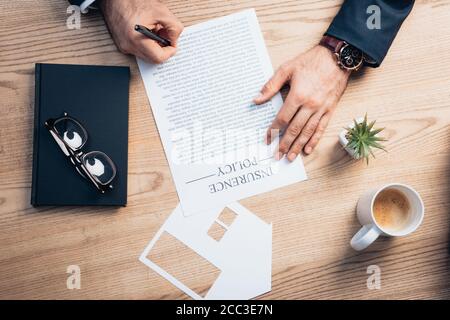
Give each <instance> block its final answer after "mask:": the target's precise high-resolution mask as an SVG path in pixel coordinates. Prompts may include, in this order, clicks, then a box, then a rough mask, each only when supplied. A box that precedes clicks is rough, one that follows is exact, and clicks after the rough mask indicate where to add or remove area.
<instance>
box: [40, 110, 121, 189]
mask: <svg viewBox="0 0 450 320" xmlns="http://www.w3.org/2000/svg"><path fill="white" fill-rule="evenodd" d="M45 127H46V128H47V129H48V131H49V132H50V134H51V135H52V137H53V138H54V139H55V141H56V143H57V144H58V146H59V147H60V149H61V150H62V152H64V154H65V155H66V156H67V157H68V158H69V159H70V161H71V162H72V164H73V165H74V166H75V169H76V170H77V171H78V173H79V174H80V175H81V176H83V177H84V178H86V179H87V180H89V181H90V182H91V183H92V184H93V185H94V186H95V187H96V188H97V190H98V191H100V192H101V193H105V191H106V190H108V189H112V188H113V185H112V184H111V182H112V181H113V180H114V178H115V177H116V172H117V170H116V166H115V164H114V162H113V161H112V160H111V159H110V158H109V157H108V156H107V155H106V154H104V153H103V152H100V151H91V152H88V153H83V151H82V150H81V148H83V146H84V145H85V143H86V141H87V139H88V134H87V131H86V129H85V128H84V127H83V126H82V125H81V123H80V122H79V121H77V120H75V119H74V118H72V117H69V116H68V114H67V113H66V112H65V113H64V116H62V117H61V118H58V119H48V120H47V121H45Z"/></svg>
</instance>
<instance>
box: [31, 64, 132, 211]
mask: <svg viewBox="0 0 450 320" xmlns="http://www.w3.org/2000/svg"><path fill="white" fill-rule="evenodd" d="M35 71H36V74H35V76H36V78H35V79H36V80H35V82H36V92H35V113H34V142H33V177H32V189H31V204H32V205H33V206H42V205H75V206H79V205H112V206H124V205H126V202H127V169H128V168H127V166H128V93H129V81H130V70H129V68H128V67H109V66H83V65H61V64H36V70H35ZM65 112H67V113H68V115H69V116H70V117H73V118H75V119H76V120H78V121H79V122H80V123H81V124H82V126H83V127H84V128H85V130H86V132H87V137H88V138H87V140H86V143H85V145H84V146H83V148H82V150H83V152H85V153H86V152H89V151H101V152H103V153H105V154H106V155H108V156H109V158H111V160H112V161H113V162H114V164H115V167H116V170H117V171H116V176H115V178H114V180H113V181H112V182H111V184H112V185H113V188H112V189H109V190H107V191H106V192H105V193H103V194H102V193H101V192H99V191H98V190H97V189H96V188H95V186H94V185H92V184H91V183H90V181H88V179H86V178H83V177H82V176H81V175H80V174H79V173H78V172H77V170H76V168H75V166H73V165H72V163H71V162H70V159H69V158H68V157H67V156H66V155H65V154H64V153H63V152H62V150H61V149H60V147H59V146H58V144H57V143H56V142H55V140H54V139H53V137H52V135H51V134H50V132H49V130H48V129H47V128H46V126H45V122H46V121H47V119H49V118H53V119H55V118H59V117H61V116H63V114H64V113H65Z"/></svg>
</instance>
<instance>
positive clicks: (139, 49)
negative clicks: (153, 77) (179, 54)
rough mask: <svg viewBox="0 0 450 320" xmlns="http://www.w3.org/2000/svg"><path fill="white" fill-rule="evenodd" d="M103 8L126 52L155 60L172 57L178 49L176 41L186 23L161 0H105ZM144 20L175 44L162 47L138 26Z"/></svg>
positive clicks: (112, 31)
mask: <svg viewBox="0 0 450 320" xmlns="http://www.w3.org/2000/svg"><path fill="white" fill-rule="evenodd" d="M100 8H101V10H102V12H103V15H104V17H105V20H106V23H107V25H108V28H109V31H110V32H111V35H112V37H113V39H114V42H115V43H116V45H117V47H118V48H119V49H120V51H122V52H123V53H126V54H133V55H135V56H137V57H139V58H142V59H144V60H147V61H152V62H154V63H161V62H164V61H166V60H167V59H169V58H170V57H171V56H173V55H174V54H175V52H176V44H177V40H178V37H179V36H180V33H181V31H183V25H182V24H181V22H180V21H179V20H178V19H177V18H176V17H175V16H174V15H173V14H172V13H171V12H170V10H169V9H168V8H167V7H166V6H165V5H164V4H163V3H161V2H159V1H157V0H126V1H125V0H101V1H100ZM136 24H141V25H144V26H146V27H147V28H149V29H152V30H154V31H156V32H157V33H158V34H159V35H160V36H162V37H164V38H166V39H168V40H170V42H171V46H168V47H161V46H160V45H159V44H158V43H157V42H156V41H153V40H151V39H149V38H147V37H145V36H144V35H143V34H140V33H138V32H136V31H135V30H134V26H135V25H136Z"/></svg>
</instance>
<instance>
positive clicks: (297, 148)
mask: <svg viewBox="0 0 450 320" xmlns="http://www.w3.org/2000/svg"><path fill="white" fill-rule="evenodd" d="M300 150H301V146H300V144H299V143H294V144H293V145H292V147H291V152H294V153H296V154H299V153H300Z"/></svg>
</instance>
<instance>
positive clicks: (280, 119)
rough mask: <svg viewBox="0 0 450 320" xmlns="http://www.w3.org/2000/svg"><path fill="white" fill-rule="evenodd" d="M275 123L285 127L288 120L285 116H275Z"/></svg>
mask: <svg viewBox="0 0 450 320" xmlns="http://www.w3.org/2000/svg"><path fill="white" fill-rule="evenodd" d="M277 122H278V123H279V124H280V125H281V126H282V127H285V126H287V125H288V124H289V119H288V118H287V117H286V116H285V115H278V116H277Z"/></svg>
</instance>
